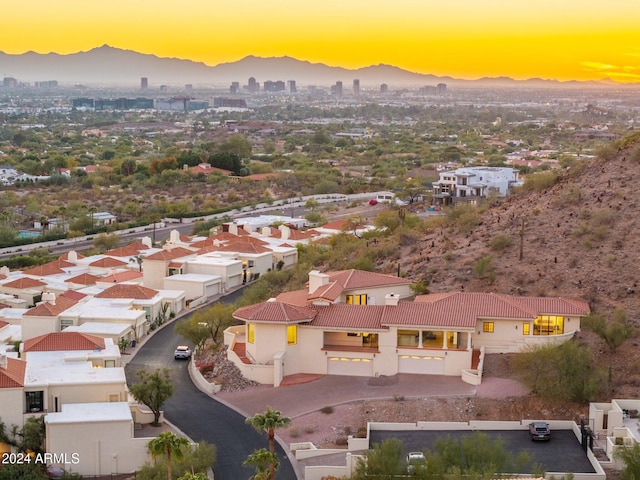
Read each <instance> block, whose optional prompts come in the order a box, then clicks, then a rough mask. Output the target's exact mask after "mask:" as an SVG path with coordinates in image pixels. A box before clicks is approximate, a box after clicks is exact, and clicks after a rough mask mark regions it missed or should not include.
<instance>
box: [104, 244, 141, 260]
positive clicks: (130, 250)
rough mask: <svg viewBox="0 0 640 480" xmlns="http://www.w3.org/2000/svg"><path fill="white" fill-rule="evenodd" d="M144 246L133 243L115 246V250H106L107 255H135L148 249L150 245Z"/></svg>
mask: <svg viewBox="0 0 640 480" xmlns="http://www.w3.org/2000/svg"><path fill="white" fill-rule="evenodd" d="M143 247H144V248H138V247H136V246H135V245H133V244H130V245H127V246H125V247H120V248H114V249H113V250H108V251H106V252H105V255H108V256H110V257H135V256H136V255H138V254H139V253H140V251H141V250H147V249H148V247H146V246H144V245H143Z"/></svg>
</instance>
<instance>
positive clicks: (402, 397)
mask: <svg viewBox="0 0 640 480" xmlns="http://www.w3.org/2000/svg"><path fill="white" fill-rule="evenodd" d="M393 399H394V400H395V401H396V402H404V395H394V396H393Z"/></svg>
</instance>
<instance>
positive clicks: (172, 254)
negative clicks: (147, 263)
mask: <svg viewBox="0 0 640 480" xmlns="http://www.w3.org/2000/svg"><path fill="white" fill-rule="evenodd" d="M195 254H196V252H194V251H193V250H188V249H186V248H183V247H176V248H172V249H171V250H161V251H159V252H156V253H154V254H151V255H147V256H146V257H144V259H145V260H159V261H165V262H168V261H170V260H175V259H176V258H182V257H188V256H191V255H195Z"/></svg>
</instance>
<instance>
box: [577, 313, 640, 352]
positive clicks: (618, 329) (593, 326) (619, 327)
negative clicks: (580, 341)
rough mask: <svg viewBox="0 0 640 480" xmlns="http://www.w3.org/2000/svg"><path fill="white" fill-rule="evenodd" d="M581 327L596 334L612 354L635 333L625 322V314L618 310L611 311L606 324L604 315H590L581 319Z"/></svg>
mask: <svg viewBox="0 0 640 480" xmlns="http://www.w3.org/2000/svg"><path fill="white" fill-rule="evenodd" d="M582 325H583V326H584V328H585V329H588V330H591V331H592V332H594V333H596V334H598V335H599V336H600V337H601V338H602V339H603V340H604V341H605V342H606V344H607V345H608V346H609V349H610V350H611V351H612V352H614V351H616V349H617V348H618V347H619V346H620V345H622V344H623V343H624V342H625V341H626V340H628V339H629V338H631V337H632V336H634V335H635V333H636V329H635V327H634V326H633V325H632V324H631V323H629V321H628V320H627V314H626V312H625V311H624V310H620V309H616V310H614V311H613V313H612V315H611V321H610V322H608V323H607V320H606V318H605V317H604V315H602V314H599V313H592V314H590V315H588V316H586V317H585V318H584V319H583V321H582Z"/></svg>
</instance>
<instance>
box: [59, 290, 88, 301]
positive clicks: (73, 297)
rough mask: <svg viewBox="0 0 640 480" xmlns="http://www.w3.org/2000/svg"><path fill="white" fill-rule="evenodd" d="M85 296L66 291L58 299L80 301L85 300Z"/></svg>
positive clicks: (73, 291)
mask: <svg viewBox="0 0 640 480" xmlns="http://www.w3.org/2000/svg"><path fill="white" fill-rule="evenodd" d="M86 296H87V295H85V294H84V293H80V292H76V291H75V290H67V291H66V292H62V293H61V294H60V295H58V297H64V298H70V299H71V300H76V301H80V300H82V299H83V298H85V297H86Z"/></svg>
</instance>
